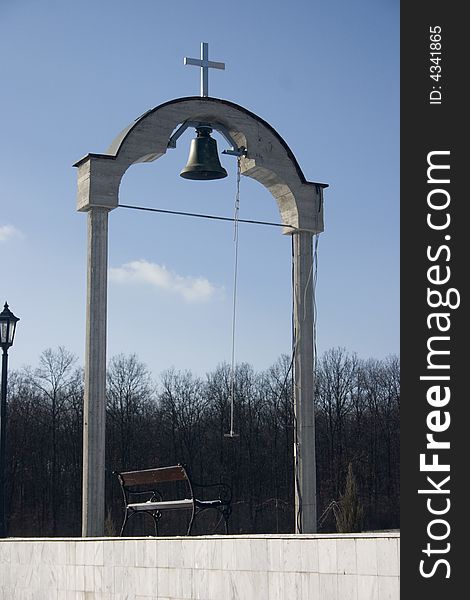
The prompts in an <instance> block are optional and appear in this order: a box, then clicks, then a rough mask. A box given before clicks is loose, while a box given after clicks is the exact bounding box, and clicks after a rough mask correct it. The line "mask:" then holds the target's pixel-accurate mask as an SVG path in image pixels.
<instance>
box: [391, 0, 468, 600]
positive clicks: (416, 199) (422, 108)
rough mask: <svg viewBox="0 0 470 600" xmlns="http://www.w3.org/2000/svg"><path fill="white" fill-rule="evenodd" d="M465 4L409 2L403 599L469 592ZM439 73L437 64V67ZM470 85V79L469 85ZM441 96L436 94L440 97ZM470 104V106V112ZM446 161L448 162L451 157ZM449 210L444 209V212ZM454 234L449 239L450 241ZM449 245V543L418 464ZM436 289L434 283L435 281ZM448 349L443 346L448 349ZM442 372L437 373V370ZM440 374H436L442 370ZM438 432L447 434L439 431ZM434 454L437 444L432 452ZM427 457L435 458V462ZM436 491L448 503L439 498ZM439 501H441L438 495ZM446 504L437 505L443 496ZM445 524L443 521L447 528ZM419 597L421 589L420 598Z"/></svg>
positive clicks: (403, 87) (404, 10)
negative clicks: (431, 295) (439, 203)
mask: <svg viewBox="0 0 470 600" xmlns="http://www.w3.org/2000/svg"><path fill="white" fill-rule="evenodd" d="M464 6H465V5H464V4H462V3H456V2H436V1H435V0H428V1H422V0H420V1H415V2H408V3H405V2H402V3H401V51H400V65H401V81H400V94H401V131H400V135H401V256H400V261H401V397H402V401H401V483H402V485H401V555H400V558H401V561H400V564H401V598H402V599H404V600H408V598H410V599H415V598H425V599H426V600H434V599H435V598H436V599H437V598H439V599H442V598H445V599H446V600H451V599H453V598H460V597H464V596H466V594H467V592H466V591H465V590H468V586H467V585H466V581H465V580H466V577H465V575H466V571H468V570H469V567H468V566H467V564H466V563H467V556H468V555H469V551H468V549H467V548H466V546H467V544H466V537H467V536H468V535H470V495H469V494H468V493H466V488H467V489H468V487H469V486H468V485H466V484H467V483H468V484H470V469H469V467H468V465H467V464H466V463H467V462H470V452H469V446H470V424H469V419H468V405H469V404H470V397H469V392H468V387H469V386H468V385H467V381H466V380H467V377H466V375H467V373H469V374H470V352H469V338H470V335H469V325H468V322H469V320H470V318H469V315H468V313H467V306H468V304H467V298H468V284H467V280H468V278H469V275H470V269H469V267H468V266H467V263H468V262H470V231H469V227H468V226H467V223H468V222H470V221H469V220H468V217H467V214H468V212H469V211H468V208H467V207H470V202H469V198H468V196H469V194H468V192H467V190H464V182H465V180H466V177H467V173H468V174H469V176H470V168H469V166H467V160H466V159H467V156H469V152H468V150H467V148H466V145H467V140H468V139H470V127H469V125H468V123H469V119H468V117H467V114H466V113H467V111H466V110H465V109H464V102H465V103H467V100H466V94H465V92H464V86H465V83H464V82H466V81H467V80H468V79H469V77H468V72H469V71H470V69H469V67H468V60H467V59H468V57H469V56H470V51H469V44H470V42H469V41H468V40H469V39H470V35H469V32H468V26H467V24H466V22H465V18H464V15H463V8H464ZM435 26H439V27H441V29H442V33H441V36H442V39H441V52H442V54H441V59H442V60H441V61H440V63H439V64H440V66H441V75H442V76H441V78H440V80H439V81H438V82H436V81H433V80H432V79H431V78H430V74H431V71H430V66H431V64H432V63H431V62H430V58H431V56H430V52H431V49H430V42H431V40H430V28H431V27H435ZM434 71H437V70H436V69H435V70H434ZM432 86H436V89H439V88H438V86H441V88H440V89H441V91H442V103H441V104H435V105H431V104H430V103H429V94H430V91H432V89H433V88H432ZM465 87H468V86H465ZM435 96H437V94H435ZM467 110H468V109H467ZM437 150H449V151H450V158H449V161H450V166H451V168H450V180H451V181H450V184H449V185H447V186H441V187H445V189H447V190H448V191H449V193H450V195H451V203H450V206H449V209H448V211H449V214H450V217H451V223H450V226H449V228H448V229H446V230H445V231H433V230H432V229H430V228H429V227H428V225H427V223H426V219H427V213H428V212H429V208H428V206H427V194H428V192H429V191H430V189H431V187H430V184H428V183H427V175H426V171H427V167H428V164H427V155H428V153H429V152H432V151H437ZM443 162H446V161H445V159H444V160H443ZM442 216H443V213H442ZM445 235H450V240H449V239H445V238H444V236H445ZM440 245H448V247H449V249H450V252H451V255H450V259H449V260H448V261H446V260H445V257H446V256H447V253H446V252H445V251H443V252H442V254H441V255H440V256H441V258H440V259H439V260H438V261H437V262H439V264H440V265H441V266H442V268H443V269H445V266H446V265H447V266H449V267H450V269H451V278H450V281H449V283H448V284H447V285H442V286H440V287H441V289H442V291H443V293H444V291H445V290H444V288H446V287H447V288H449V287H452V288H456V289H457V290H458V291H459V293H460V306H459V307H458V308H456V309H446V308H444V307H443V308H439V309H437V310H439V311H446V312H448V313H450V319H451V327H450V330H449V332H447V333H442V335H448V336H450V341H449V342H448V344H447V349H449V350H450V355H449V356H443V357H442V360H441V362H442V363H443V364H444V363H447V364H450V370H449V371H448V374H449V375H450V378H451V379H450V382H449V383H448V384H447V383H445V384H444V383H443V384H442V385H449V386H450V390H451V400H450V402H449V404H448V405H447V407H446V408H442V409H441V410H442V411H444V410H448V411H449V412H450V417H451V424H450V427H449V429H448V430H447V431H445V432H443V433H441V434H438V435H436V439H441V440H448V441H450V444H451V447H450V450H446V451H444V450H443V451H440V452H439V461H440V462H450V472H449V473H435V474H434V475H435V477H434V479H435V481H436V482H440V481H442V479H443V478H444V477H445V476H447V475H450V482H449V485H448V486H442V487H443V488H445V487H448V488H450V494H449V495H448V497H449V498H450V501H451V507H450V510H449V512H448V513H446V514H445V515H442V516H441V518H443V519H446V520H447V521H448V523H449V525H450V534H449V537H448V538H446V539H444V540H442V541H433V540H431V539H429V537H428V533H427V527H428V525H429V523H430V521H432V520H433V519H435V518H440V517H439V516H438V515H435V516H433V515H431V514H430V513H429V512H428V510H427V506H426V502H427V498H428V497H431V498H433V499H435V504H434V506H435V507H436V508H437V507H439V506H441V507H442V506H444V505H445V502H444V498H445V497H446V495H437V494H435V495H432V496H431V495H430V496H426V495H420V494H418V489H423V488H424V489H425V488H431V487H432V486H430V485H429V484H428V485H427V481H426V476H427V475H429V476H431V477H432V476H433V474H432V473H422V472H420V469H419V455H420V454H421V453H423V452H425V451H426V441H427V440H426V434H427V433H428V431H429V430H428V428H427V424H426V418H427V415H428V413H429V412H430V410H434V409H433V408H432V407H430V405H429V404H428V403H427V400H426V391H427V389H428V387H429V386H430V385H431V384H430V382H429V381H428V382H424V381H420V376H421V375H425V374H429V371H427V353H428V349H427V342H428V339H429V337H430V336H431V335H436V331H435V329H434V330H433V331H434V333H432V330H430V329H429V328H428V325H427V323H426V319H427V316H428V314H429V313H431V312H433V310H434V309H431V308H429V306H428V303H427V287H428V285H430V284H429V282H428V280H427V270H428V268H429V267H430V266H431V265H432V264H436V263H431V262H430V261H429V260H428V258H427V256H426V252H427V247H428V246H431V247H432V248H434V249H437V248H438V247H439V246H440ZM431 287H434V288H436V286H431ZM444 347H446V345H445V344H442V348H444ZM434 373H438V372H434ZM443 373H444V372H443V371H440V372H439V373H438V374H443ZM439 436H440V437H439ZM428 452H430V453H431V454H432V451H428ZM428 460H429V459H428ZM438 498H439V499H440V500H438ZM433 502H434V500H433ZM439 502H441V504H440V505H439V504H438V503H439ZM444 531H445V526H443V525H442V526H441V528H440V529H439V526H435V527H434V528H433V532H434V533H435V534H437V535H439V534H440V533H441V532H442V533H443V532H444ZM428 542H429V543H430V544H431V547H432V548H433V549H440V550H443V549H444V548H447V546H446V544H447V543H449V544H450V548H449V551H448V552H443V553H442V554H441V553H433V554H431V555H430V557H428V556H427V555H426V554H424V553H423V549H425V548H426V547H427V543H428ZM440 558H443V559H445V560H447V561H448V562H449V565H450V577H449V578H446V575H447V574H448V570H447V566H446V565H445V564H443V563H442V564H440V565H435V563H436V562H437V560H439V559H440ZM423 559H424V560H425V561H426V562H425V567H424V570H425V571H426V572H427V573H430V572H431V571H432V570H433V568H434V566H436V570H435V573H434V575H433V576H431V577H428V578H425V577H423V576H422V575H421V574H420V572H419V566H420V561H421V560H423ZM417 594H420V595H419V596H418V595H417Z"/></svg>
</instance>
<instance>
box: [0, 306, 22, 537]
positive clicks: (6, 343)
mask: <svg viewBox="0 0 470 600" xmlns="http://www.w3.org/2000/svg"><path fill="white" fill-rule="evenodd" d="M18 321H19V319H18V317H15V315H14V314H13V313H12V312H11V310H10V309H9V308H8V304H7V303H6V302H5V306H4V307H3V311H2V312H1V313H0V346H1V347H2V350H3V356H2V397H1V404H0V538H3V537H6V535H7V524H6V516H5V434H6V416H7V410H6V408H7V371H8V348H10V346H12V344H13V340H14V339H15V331H16V324H17V323H18Z"/></svg>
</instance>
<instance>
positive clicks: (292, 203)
mask: <svg viewBox="0 0 470 600" xmlns="http://www.w3.org/2000/svg"><path fill="white" fill-rule="evenodd" d="M185 121H201V122H218V123H221V124H222V125H223V126H224V127H225V128H226V129H227V130H228V131H229V133H230V135H231V136H232V137H233V139H234V140H235V141H236V142H237V144H238V145H239V147H241V146H243V147H244V148H246V156H244V157H242V160H241V172H242V175H245V176H248V177H251V178H253V179H255V180H256V181H258V182H259V183H261V184H262V185H263V186H264V187H266V188H267V189H268V190H269V192H271V194H272V195H273V197H274V199H275V200H276V202H277V205H278V208H279V212H280V216H281V220H282V222H284V223H288V224H290V225H293V226H294V227H297V228H300V229H309V230H311V231H314V232H320V231H323V207H322V189H323V188H324V187H326V185H325V184H321V183H314V182H309V181H307V180H306V179H305V176H304V174H303V173H302V170H301V168H300V166H299V164H298V162H297V160H296V158H295V156H294V154H293V152H292V151H291V149H290V148H289V146H288V145H287V144H286V142H285V141H284V140H283V138H282V137H281V136H280V135H279V134H278V133H277V132H276V130H275V129H274V128H273V127H271V125H269V124H268V123H267V122H266V121H264V120H263V119H261V118H260V117H258V116H257V115H255V114H254V113H252V112H250V111H248V110H247V109H246V108H243V107H241V106H238V105H237V104H234V103H233V102H229V101H227V100H219V99H216V98H201V97H199V96H196V97H189V98H178V99H176V100H171V101H169V102H165V103H163V104H160V105H159V106H157V107H155V108H153V109H151V110H149V111H147V112H146V113H144V114H143V115H142V116H141V117H139V118H138V119H136V120H135V121H134V122H133V123H131V124H130V125H129V126H128V127H126V128H125V129H124V130H123V131H122V132H121V133H120V134H119V135H118V136H117V137H116V138H115V139H114V140H113V142H112V143H111V145H110V146H109V148H108V150H107V152H106V153H105V154H88V155H87V156H86V157H84V158H83V159H81V160H80V161H78V162H77V163H76V165H75V166H77V167H78V169H79V185H78V206H77V208H78V210H80V211H87V210H89V208H90V207H91V206H103V207H104V208H109V209H113V208H116V207H117V206H118V197H119V186H120V183H121V179H122V177H123V175H124V173H125V172H126V170H127V169H128V168H129V167H130V166H131V165H132V164H135V163H139V162H151V161H154V160H156V159H158V158H160V157H161V156H162V155H163V154H165V153H166V151H167V149H168V140H169V139H170V137H171V135H172V133H173V131H174V130H175V129H176V127H177V126H178V125H179V124H181V123H183V122H185Z"/></svg>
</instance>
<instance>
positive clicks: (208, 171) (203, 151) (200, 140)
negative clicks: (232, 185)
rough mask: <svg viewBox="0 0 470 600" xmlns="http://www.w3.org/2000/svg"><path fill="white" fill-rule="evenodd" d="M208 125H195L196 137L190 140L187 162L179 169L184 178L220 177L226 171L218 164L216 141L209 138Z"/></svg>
mask: <svg viewBox="0 0 470 600" xmlns="http://www.w3.org/2000/svg"><path fill="white" fill-rule="evenodd" d="M211 132H212V129H211V128H210V127H197V128H196V134H197V137H196V138H194V139H193V140H191V147H190V149H189V158H188V163H187V165H186V166H185V167H184V169H183V170H182V171H181V173H180V175H181V177H184V178H185V179H199V180H201V179H207V180H209V179H222V178H223V177H227V171H226V170H225V169H224V168H223V166H222V165H221V164H220V160H219V154H218V152H217V142H216V141H215V140H214V139H212V138H211Z"/></svg>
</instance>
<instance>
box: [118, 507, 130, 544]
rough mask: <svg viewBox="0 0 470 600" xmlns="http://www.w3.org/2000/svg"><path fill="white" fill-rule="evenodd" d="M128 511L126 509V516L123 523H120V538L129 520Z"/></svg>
mask: <svg viewBox="0 0 470 600" xmlns="http://www.w3.org/2000/svg"><path fill="white" fill-rule="evenodd" d="M129 516H130V515H129V511H128V510H127V508H126V514H125V515H124V521H123V522H122V527H121V532H120V533H119V537H122V534H123V533H124V528H125V527H126V525H127V521H128V520H129Z"/></svg>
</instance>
